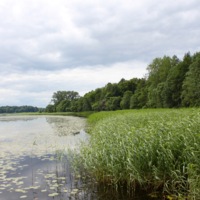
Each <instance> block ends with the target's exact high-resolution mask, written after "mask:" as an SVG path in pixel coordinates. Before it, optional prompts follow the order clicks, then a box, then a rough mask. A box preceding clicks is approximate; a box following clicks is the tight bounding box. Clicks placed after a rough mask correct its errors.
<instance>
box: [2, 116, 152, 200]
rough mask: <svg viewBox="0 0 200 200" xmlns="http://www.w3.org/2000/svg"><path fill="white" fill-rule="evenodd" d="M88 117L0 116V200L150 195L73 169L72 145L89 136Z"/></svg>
mask: <svg viewBox="0 0 200 200" xmlns="http://www.w3.org/2000/svg"><path fill="white" fill-rule="evenodd" d="M84 127H85V119H83V118H77V117H50V116H48V117H47V116H42V117H41V116H39V117H32V116H31V117H30V116H0V200H18V199H27V200H31V199H33V200H50V199H54V200H64V199H65V200H66V199H77V200H81V199H88V200H97V199H99V200H110V199H124V200H128V199H150V198H149V197H147V196H146V195H144V194H138V195H134V197H133V195H132V194H126V192H125V191H124V189H123V188H120V189H119V190H118V191H116V190H115V189H113V188H111V187H110V188H109V187H108V186H106V187H105V186H100V185H97V183H95V181H94V180H91V179H88V178H87V177H86V175H83V174H78V173H77V174H75V173H72V170H71V168H70V165H69V161H68V156H69V154H68V150H69V149H70V150H73V149H77V148H79V146H80V142H88V135H87V134H86V133H85V132H84Z"/></svg>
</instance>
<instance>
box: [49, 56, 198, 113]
mask: <svg viewBox="0 0 200 200" xmlns="http://www.w3.org/2000/svg"><path fill="white" fill-rule="evenodd" d="M133 76H134V74H133ZM199 80H200V52H197V53H195V54H194V55H190V53H186V54H185V56H184V57H183V59H182V60H181V59H179V58H178V57H177V56H173V57H169V56H164V57H162V58H155V59H154V60H153V61H152V62H151V63H150V64H149V65H148V66H147V74H146V77H144V78H132V79H130V80H125V79H121V80H120V81H119V82H118V83H108V84H107V85H105V87H102V88H97V89H95V90H93V91H90V92H88V93H86V94H85V95H84V96H83V97H81V96H80V95H79V94H78V93H77V92H75V91H57V92H55V93H54V94H53V96H52V100H51V103H50V104H49V105H47V107H46V111H47V112H69V111H70V112H82V111H112V110H120V109H122V110H123V109H138V108H180V107H196V106H197V107H198V106H200V81H199Z"/></svg>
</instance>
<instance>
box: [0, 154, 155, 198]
mask: <svg viewBox="0 0 200 200" xmlns="http://www.w3.org/2000/svg"><path fill="white" fill-rule="evenodd" d="M14 163H15V164H16V165H18V166H21V167H16V168H15V170H8V171H7V174H6V180H4V181H2V180H1V181H0V185H1V187H2V186H6V185H8V187H5V188H4V189H3V190H1V192H2V193H1V194H0V199H1V200H17V199H29V200H30V199H33V200H37V199H38V200H50V199H55V200H64V199H74V200H75V199H76V200H97V199H99V200H111V199H116V200H132V199H137V200H139V199H141V200H148V199H152V198H150V197H149V196H147V195H145V194H142V193H139V194H137V193H131V194H130V193H127V192H126V191H125V190H124V188H119V189H118V190H116V189H115V188H113V187H111V186H110V187H109V186H105V185H98V184H97V183H95V182H93V181H92V180H89V179H87V180H86V179H84V178H83V177H81V176H76V175H75V174H74V173H71V170H70V165H69V162H68V159H67V157H66V156H65V157H64V158H62V161H61V160H60V161H59V160H57V158H56V157H55V156H53V155H46V156H44V157H41V158H37V157H22V158H20V159H19V160H17V161H14ZM51 194H55V196H52V197H51V196H50V195H51Z"/></svg>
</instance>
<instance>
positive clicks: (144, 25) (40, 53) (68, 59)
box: [0, 0, 200, 105]
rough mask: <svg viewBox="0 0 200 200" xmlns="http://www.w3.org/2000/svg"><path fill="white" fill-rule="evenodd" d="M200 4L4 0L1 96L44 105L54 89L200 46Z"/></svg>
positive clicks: (86, 84) (76, 86) (117, 74)
mask: <svg viewBox="0 0 200 200" xmlns="http://www.w3.org/2000/svg"><path fill="white" fill-rule="evenodd" d="M199 10H200V4H199V1H198V0H190V1H187V0H177V1H172V0H169V1H165V2H161V1H159V0H152V1H149V0H140V1H136V0H126V1H122V0H110V1H106V0H95V1H91V0H85V1H81V0H68V1H65V0H52V1H49V0H20V1H15V0H1V1H0V18H1V19H3V20H1V21H0V46H1V48H0V70H1V75H0V77H3V78H5V77H6V78H9V79H10V80H9V81H8V79H4V82H2V83H1V84H0V90H1V91H2V90H4V89H6V88H4V86H5V85H6V87H7V88H8V90H6V91H8V93H9V95H8V93H7V92H6V91H2V93H1V100H0V104H2V105H3V104H5V103H6V102H8V101H6V99H7V98H9V101H11V103H13V104H14V103H15V102H16V103H17V104H20V103H25V102H26V103H27V102H30V104H32V103H33V104H36V103H38V104H39V105H40V103H39V102H40V96H45V95H47V96H48V98H49V96H50V95H51V93H52V91H55V90H61V89H67V90H77V91H79V92H81V93H83V91H89V90H90V89H95V87H99V86H102V85H103V84H105V83H106V82H112V81H114V80H116V81H118V80H119V79H120V78H122V77H123V76H124V78H129V77H130V76H129V74H131V75H132V74H133V77H134V76H137V73H136V71H137V70H138V71H140V70H142V73H144V71H145V68H146V67H147V65H148V64H149V63H150V62H151V61H152V60H153V59H154V58H155V57H160V56H164V55H169V56H173V55H174V54H175V55H177V56H178V57H180V58H182V56H183V54H184V53H186V52H188V51H190V52H191V53H194V52H196V51H200V41H199V35H200V27H199V18H200V12H199ZM141 63H142V64H141ZM144 63H145V64H144ZM131 64H132V66H133V68H131V67H130V65H131ZM135 66H140V67H138V68H137V67H136V68H135ZM133 69H134V72H133V71H132V70H133ZM125 71H126V72H127V74H124V73H125ZM75 72H76V73H75ZM97 72H98V73H99V74H98V76H97V77H96V75H95V74H96V73H97ZM79 73H81V74H82V77H81V76H80V75H79V76H78V75H77V74H79ZM100 73H102V75H100ZM106 73H108V75H107V74H106ZM138 73H139V72H138ZM139 74H140V73H139ZM91 76H95V79H94V78H93V79H91V80H90V77H91ZM138 76H140V75H138ZM83 77H86V78H85V79H84V78H83ZM100 77H101V78H100ZM130 78H131V77H130ZM100 79H102V81H101V80H100ZM74 80H76V81H74ZM98 80H99V82H98ZM81 81H82V82H81ZM97 82H98V83H97ZM35 85H36V86H37V87H35ZM91 85H92V86H94V87H91ZM16 91H18V93H16ZM37 94H38V95H37ZM40 94H41V95H40ZM23 95H24V96H27V98H25V97H24V99H23V98H21V96H23ZM10 96H13V98H10ZM29 97H30V98H29ZM36 97H37V99H38V100H37V101H35V102H34V99H36ZM42 102H45V103H46V102H47V100H46V98H44V99H43V100H42ZM41 104H42V105H44V103H41Z"/></svg>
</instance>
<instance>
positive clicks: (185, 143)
mask: <svg viewBox="0 0 200 200" xmlns="http://www.w3.org/2000/svg"><path fill="white" fill-rule="evenodd" d="M88 123H89V125H90V134H91V138H90V143H89V145H87V146H83V148H82V149H81V152H80V154H79V156H78V161H77V162H78V163H77V165H79V164H80V166H81V167H82V168H83V169H84V170H86V171H87V172H88V173H89V174H90V175H91V176H92V177H94V178H95V179H96V181H98V182H100V183H102V182H103V183H106V184H107V183H108V184H114V185H116V186H117V185H124V184H126V185H127V186H128V188H129V189H130V190H133V189H135V188H138V187H139V188H142V189H144V190H147V191H148V192H155V191H160V192H162V193H163V194H173V195H176V196H182V197H183V198H185V196H186V195H189V198H196V199H197V198H200V195H199V194H200V189H199V188H200V148H199V147H200V109H177V110H175V109H147V110H137V111H135V110H132V111H131V110H127V111H113V112H100V113H95V114H92V115H90V116H89V118H88Z"/></svg>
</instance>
